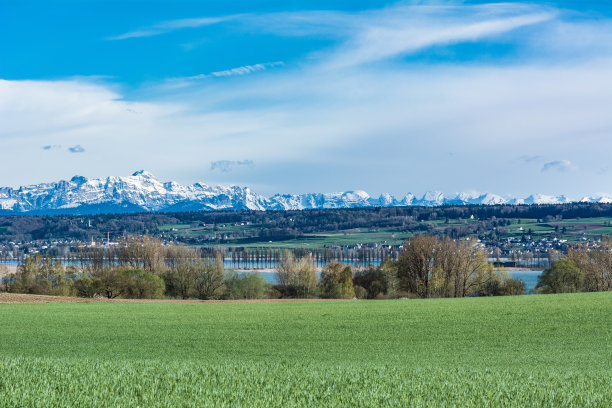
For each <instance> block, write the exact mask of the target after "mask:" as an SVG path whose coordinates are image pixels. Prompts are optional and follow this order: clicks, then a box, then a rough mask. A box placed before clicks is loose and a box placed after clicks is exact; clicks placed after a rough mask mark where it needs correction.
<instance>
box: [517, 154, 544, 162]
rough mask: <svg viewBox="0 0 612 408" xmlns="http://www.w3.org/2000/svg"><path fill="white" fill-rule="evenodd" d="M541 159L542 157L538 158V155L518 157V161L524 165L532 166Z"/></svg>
mask: <svg viewBox="0 0 612 408" xmlns="http://www.w3.org/2000/svg"><path fill="white" fill-rule="evenodd" d="M542 159H543V157H542V156H538V155H535V156H529V155H523V156H521V157H520V161H521V162H522V163H525V164H532V163H535V162H538V161H541V160H542Z"/></svg>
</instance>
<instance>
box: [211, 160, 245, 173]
mask: <svg viewBox="0 0 612 408" xmlns="http://www.w3.org/2000/svg"><path fill="white" fill-rule="evenodd" d="M252 165H253V161H252V160H237V161H236V160H218V161H214V162H211V163H210V170H211V171H214V170H220V171H222V172H223V173H229V172H230V171H231V170H232V169H233V168H234V167H236V166H252Z"/></svg>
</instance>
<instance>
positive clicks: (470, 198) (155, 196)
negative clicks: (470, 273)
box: [0, 170, 612, 214]
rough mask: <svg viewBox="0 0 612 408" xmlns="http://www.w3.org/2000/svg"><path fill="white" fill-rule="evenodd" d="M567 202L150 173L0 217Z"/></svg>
mask: <svg viewBox="0 0 612 408" xmlns="http://www.w3.org/2000/svg"><path fill="white" fill-rule="evenodd" d="M569 202H571V200H569V199H568V198H567V197H565V196H563V195H560V196H550V195H543V194H533V195H530V196H529V197H527V198H515V197H509V198H504V197H502V196H500V195H497V194H492V193H480V192H474V191H472V192H461V193H457V194H456V195H454V196H449V197H446V196H445V195H444V194H443V193H442V192H440V191H429V192H427V193H425V194H423V196H422V197H421V198H417V197H416V196H415V195H414V194H412V193H407V194H406V195H405V196H404V197H402V198H401V199H397V198H395V197H393V196H392V195H391V194H388V193H383V194H381V195H380V196H378V197H371V196H370V195H369V194H368V193H366V192H365V191H362V190H354V191H345V192H337V193H326V194H321V193H309V194H276V195H274V196H272V197H269V198H267V197H264V196H261V195H259V194H257V193H255V192H253V191H251V190H250V189H249V188H248V187H240V186H208V185H206V184H204V183H194V184H191V185H182V184H179V183H177V182H175V181H167V182H161V181H159V180H158V179H157V178H155V176H153V174H151V173H149V172H148V171H145V170H139V171H136V172H134V173H133V174H132V175H131V176H128V177H106V178H100V179H87V178H86V177H83V176H74V177H72V178H71V179H70V180H69V181H65V180H62V181H59V182H57V183H41V184H37V185H31V186H22V187H19V188H17V189H13V188H10V187H0V213H1V214H25V213H33V214H52V213H71V214H87V213H99V212H137V211H214V210H260V211H265V210H305V209H325V208H358V207H394V206H428V207H432V206H440V205H500V204H529V205H537V204H564V203H569ZM580 202H588V203H612V195H610V194H601V195H597V196H592V197H584V198H582V199H581V200H580Z"/></svg>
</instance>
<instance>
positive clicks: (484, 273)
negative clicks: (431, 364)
mask: <svg viewBox="0 0 612 408" xmlns="http://www.w3.org/2000/svg"><path fill="white" fill-rule="evenodd" d="M96 254H97V256H92V254H91V253H89V252H88V253H86V254H85V255H87V256H86V257H85V256H84V257H83V258H82V260H81V263H80V264H78V265H68V266H65V265H63V264H62V262H61V261H59V260H54V259H53V258H51V257H43V256H41V255H36V256H34V257H27V258H26V259H25V260H24V262H23V263H22V264H21V265H20V266H19V268H18V271H17V273H16V274H13V275H8V277H5V278H3V280H2V289H3V290H6V291H9V292H14V293H30V294H45V295H61V296H80V297H105V298H109V299H113V298H130V299H155V298H170V299H202V300H207V299H262V298H333V299H353V298H359V299H389V298H434V297H467V296H506V295H521V294H524V293H525V287H524V284H523V282H522V281H520V280H515V279H513V278H512V276H511V275H510V274H509V273H508V272H500V271H495V270H494V269H493V266H492V265H491V264H489V263H488V262H487V257H486V255H485V254H484V253H483V252H482V251H481V250H480V249H479V248H477V247H475V246H474V245H472V243H471V242H470V241H468V240H453V239H450V238H448V237H446V238H439V237H437V236H431V235H417V236H414V237H412V238H410V239H409V240H408V241H407V242H406V243H405V244H404V245H403V246H402V248H401V251H400V253H399V256H398V259H397V260H392V259H390V258H387V259H385V261H384V262H382V263H381V264H380V265H377V266H369V267H367V268H353V267H351V266H350V265H347V264H343V263H340V262H336V261H332V262H330V263H328V264H326V265H325V266H324V267H323V268H322V269H321V271H320V273H318V271H317V268H316V267H315V262H314V259H313V257H312V255H305V256H302V257H296V255H295V254H294V253H293V252H291V251H288V250H285V251H283V252H282V254H281V256H280V260H279V262H278V264H277V265H276V268H275V269H274V273H275V277H276V282H275V283H269V282H266V280H265V279H264V278H263V276H262V275H261V274H258V273H238V272H235V271H231V270H226V269H225V268H224V265H223V256H222V254H221V253H219V252H217V253H216V254H215V255H216V256H215V258H214V259H205V258H202V257H201V252H200V251H199V250H198V249H195V248H191V247H187V246H164V245H163V243H162V242H161V241H160V240H159V239H156V238H153V237H149V236H132V237H129V238H126V239H125V240H124V241H122V243H121V245H120V246H119V247H117V248H115V252H113V255H112V257H111V256H109V255H108V254H107V253H105V252H104V251H100V252H99V253H96ZM94 255H95V254H94ZM105 256H106V257H105ZM609 290H612V244H611V243H602V244H601V246H600V247H599V248H597V249H593V248H588V247H586V246H574V247H572V248H571V250H570V251H568V254H567V255H565V256H563V257H562V258H561V259H559V260H558V261H556V262H554V263H553V264H552V265H551V267H550V268H548V269H547V270H546V271H544V273H543V274H542V275H541V277H540V279H539V282H538V285H537V287H536V291H537V292H538V293H560V292H578V291H609Z"/></svg>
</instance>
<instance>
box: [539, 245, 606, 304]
mask: <svg viewBox="0 0 612 408" xmlns="http://www.w3.org/2000/svg"><path fill="white" fill-rule="evenodd" d="M610 290H612V242H611V241H606V242H602V243H601V245H600V246H599V248H596V249H592V248H588V247H587V246H581V245H579V246H574V247H572V248H570V249H569V250H568V251H567V255H565V256H564V257H563V258H561V259H559V260H558V261H556V262H553V264H552V265H551V266H550V268H547V269H546V270H544V272H543V273H542V275H540V277H539V278H538V284H537V286H536V291H537V292H538V293H569V292H603V291H610Z"/></svg>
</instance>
